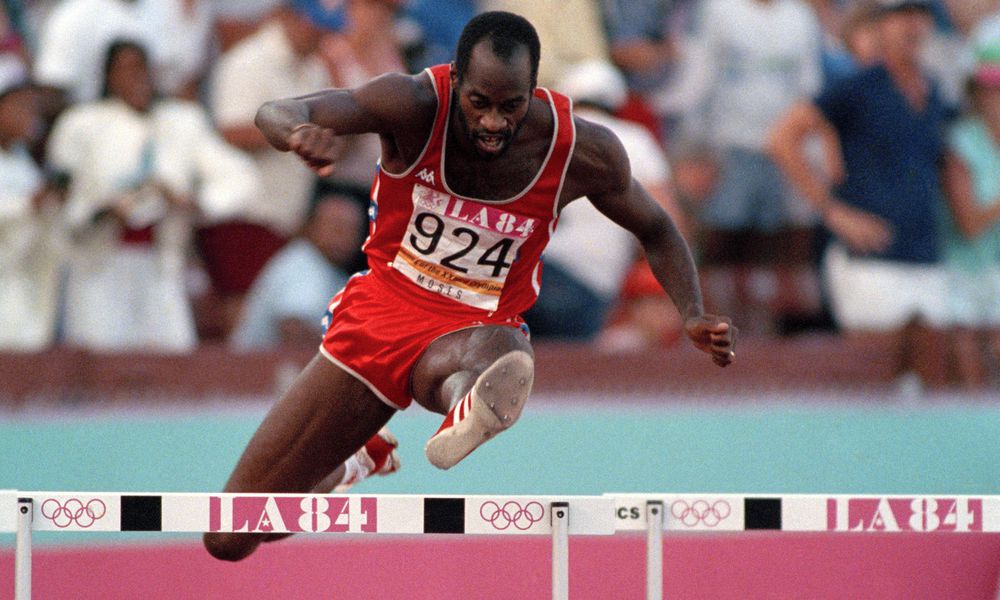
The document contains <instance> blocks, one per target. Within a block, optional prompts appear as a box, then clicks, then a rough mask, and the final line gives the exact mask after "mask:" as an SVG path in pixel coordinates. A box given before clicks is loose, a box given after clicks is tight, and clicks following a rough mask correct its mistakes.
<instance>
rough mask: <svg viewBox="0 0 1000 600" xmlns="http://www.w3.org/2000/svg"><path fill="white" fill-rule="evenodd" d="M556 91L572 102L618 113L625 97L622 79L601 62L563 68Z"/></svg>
mask: <svg viewBox="0 0 1000 600" xmlns="http://www.w3.org/2000/svg"><path fill="white" fill-rule="evenodd" d="M556 89H557V90H558V91H560V92H562V93H564V94H566V95H567V96H569V97H570V98H572V99H573V101H574V102H590V103H592V104H597V105H598V106H602V107H604V108H607V109H610V110H617V109H618V108H620V107H621V106H622V105H623V104H625V99H626V98H627V96H628V84H627V83H626V82H625V77H624V76H623V75H622V74H621V71H619V70H618V69H617V68H616V67H615V66H614V65H612V64H611V63H609V62H607V61H604V60H586V61H583V62H579V63H576V64H573V65H570V66H569V67H567V68H566V71H565V72H564V73H563V76H562V78H560V80H559V85H558V86H557V87H556Z"/></svg>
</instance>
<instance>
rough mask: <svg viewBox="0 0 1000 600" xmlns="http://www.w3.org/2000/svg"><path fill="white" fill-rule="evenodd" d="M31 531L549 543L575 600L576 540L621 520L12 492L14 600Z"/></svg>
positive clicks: (7, 523)
mask: <svg viewBox="0 0 1000 600" xmlns="http://www.w3.org/2000/svg"><path fill="white" fill-rule="evenodd" d="M32 531H77V532H81V531H83V532H86V531H147V532H155V531H162V532H192V533H203V532H259V533H303V534H316V533H319V534H337V533H339V534H394V535H423V534H470V535H549V536H551V537H552V597H553V599H555V600H567V599H568V598H569V536H570V535H613V534H614V532H615V516H614V499H613V498H610V497H606V496H490V495H437V496H432V495H403V494H375V495H361V494H358V495H355V494H221V493H220V494H210V493H126V492H24V491H20V492H19V491H16V490H3V491H0V532H6V533H14V534H16V535H17V547H16V555H15V577H14V587H15V594H14V598H15V600H29V599H30V597H31V535H32ZM206 560H208V558H207V557H206Z"/></svg>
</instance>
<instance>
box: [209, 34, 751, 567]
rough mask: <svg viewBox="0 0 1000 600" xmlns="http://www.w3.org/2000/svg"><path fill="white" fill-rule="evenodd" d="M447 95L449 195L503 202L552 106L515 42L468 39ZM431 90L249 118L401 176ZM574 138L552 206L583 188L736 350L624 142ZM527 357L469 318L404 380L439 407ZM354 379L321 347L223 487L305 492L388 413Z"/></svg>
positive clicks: (396, 88) (365, 91)
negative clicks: (357, 153) (370, 158)
mask: <svg viewBox="0 0 1000 600" xmlns="http://www.w3.org/2000/svg"><path fill="white" fill-rule="evenodd" d="M452 86H453V89H455V90H457V93H456V94H455V95H454V98H453V102H454V103H455V104H454V105H453V110H452V117H451V120H450V122H449V129H448V131H447V136H448V137H447V142H446V148H445V153H446V160H445V164H446V166H445V173H444V177H445V180H446V181H447V182H448V184H449V187H450V188H451V189H452V190H454V191H455V192H456V193H458V194H461V195H466V196H472V197H476V198H480V199H482V200H486V201H489V200H503V199H507V198H511V197H513V196H515V195H517V194H519V193H520V192H521V191H523V190H524V189H525V188H527V187H528V186H529V185H530V184H531V182H532V180H533V179H534V177H535V175H536V174H537V172H538V170H539V169H540V168H541V166H542V163H543V161H544V159H545V156H546V153H547V152H548V148H549V145H550V143H551V140H552V133H553V128H554V123H553V116H552V112H551V110H550V108H549V107H548V105H547V104H546V103H544V102H543V101H541V100H539V99H537V98H535V97H534V96H533V91H534V81H533V80H532V77H531V65H530V59H529V55H528V52H527V50H526V49H524V48H521V49H517V50H516V51H515V52H514V54H513V55H512V57H511V60H510V61H504V60H503V59H501V58H499V57H496V56H494V55H493V53H492V51H491V50H490V47H489V43H488V42H485V43H484V42H481V43H480V44H478V45H477V46H475V47H474V49H473V52H472V56H471V60H470V62H469V66H468V69H467V72H466V73H465V74H464V76H463V77H461V78H460V77H459V76H458V74H457V73H456V72H455V69H454V67H453V68H452ZM436 109H437V96H436V94H435V91H434V87H433V84H432V83H431V80H430V78H429V77H428V76H427V75H426V74H419V75H414V76H408V75H402V74H387V75H383V76H381V77H378V78H376V79H374V80H372V81H371V82H369V83H367V84H365V85H363V86H361V87H359V88H356V89H353V90H340V89H337V90H326V91H322V92H317V93H315V94H310V95H307V96H303V97H300V98H294V99H287V100H278V101H274V102H269V103H267V104H265V105H264V106H263V107H261V109H260V111H259V112H258V114H257V119H256V123H257V126H258V127H259V128H260V130H261V132H262V133H263V134H264V136H265V137H266V138H267V139H268V141H269V142H270V143H271V144H272V145H273V146H274V147H276V148H278V149H279V150H285V151H293V152H296V153H297V154H298V155H299V156H300V157H301V158H302V160H303V161H304V162H305V163H306V164H307V165H309V166H310V167H311V168H312V169H313V170H315V171H316V172H317V173H318V174H319V175H321V176H326V175H329V174H330V173H331V172H332V171H333V167H334V164H335V162H336V158H337V152H338V147H339V144H338V140H337V136H338V135H352V134H358V133H366V132H373V133H377V134H379V137H380V139H381V142H382V168H383V169H386V170H387V171H389V172H393V173H401V172H403V171H405V170H406V169H407V168H408V167H409V166H410V165H411V164H413V163H414V162H415V161H416V159H417V158H418V157H419V155H420V153H421V151H422V150H423V148H424V145H425V143H426V141H427V138H428V136H429V134H430V131H431V127H432V125H433V121H434V115H435V112H436ZM575 125H576V132H577V141H576V146H575V150H574V153H573V157H572V159H571V162H570V165H569V171H568V175H567V177H566V183H565V184H564V186H563V191H562V196H561V197H560V198H559V204H560V208H561V207H563V206H565V205H566V204H568V203H569V202H571V201H573V200H574V199H576V198H579V197H581V196H587V197H588V198H589V199H590V201H591V202H593V204H594V205H595V206H596V207H597V208H598V209H599V210H600V211H601V212H602V213H604V214H605V215H607V216H608V217H609V218H610V219H612V220H613V221H615V222H616V223H618V224H619V225H621V226H623V227H625V228H626V229H628V230H629V231H631V232H632V233H634V234H635V235H636V237H637V238H638V239H639V240H640V241H641V242H642V244H643V247H644V249H645V251H646V253H647V256H648V259H649V262H650V264H651V266H652V267H653V270H654V272H655V273H656V274H657V277H658V279H659V280H660V282H661V283H662V284H663V285H664V288H665V289H666V290H667V291H668V293H669V294H670V296H671V298H672V299H673V301H674V302H675V303H676V304H677V306H678V307H679V308H680V310H681V312H682V314H683V315H685V318H686V323H685V324H686V329H687V333H688V336H689V337H690V338H691V340H692V342H693V343H694V345H695V346H696V347H697V348H699V349H701V350H703V351H705V352H706V353H708V354H709V355H710V357H711V360H713V361H714V362H715V363H716V364H717V365H719V366H722V367H724V366H726V365H728V364H730V363H731V362H732V361H733V359H734V358H735V352H734V340H735V334H736V329H735V328H734V327H733V326H732V324H731V323H730V321H729V319H728V318H726V317H718V316H714V315H706V314H704V308H703V305H702V300H701V292H700V289H699V287H698V283H697V274H696V271H695V267H694V262H693V260H692V259H691V254H690V252H689V250H688V248H687V245H686V244H685V242H684V240H683V238H682V237H681V235H680V234H679V233H678V231H677V228H676V227H675V226H674V224H673V222H672V221H671V219H670V217H669V216H667V214H666V213H665V212H664V211H663V209H662V208H660V206H659V205H658V204H657V203H656V202H655V201H654V200H653V199H652V198H651V197H650V196H649V194H647V193H646V192H645V191H644V190H643V189H642V188H641V186H639V184H637V183H636V182H635V180H634V179H633V178H632V176H631V173H630V168H629V163H628V158H627V156H626V154H625V150H624V148H623V147H622V145H621V143H620V142H619V141H618V139H617V138H616V137H615V136H614V135H613V134H612V133H611V132H610V131H608V130H607V129H606V128H604V127H601V126H598V125H595V124H592V123H588V122H587V121H583V120H581V119H576V122H575ZM514 350H521V351H524V352H527V353H528V354H529V355H533V353H532V349H531V345H530V343H529V341H528V339H527V338H526V337H525V336H524V335H523V334H521V333H520V332H519V331H518V330H517V329H515V328H512V327H504V326H480V327H473V328H469V329H464V330H461V331H457V332H454V333H451V334H449V335H446V336H443V337H441V338H439V339H438V340H436V341H434V342H433V343H432V344H430V346H428V348H427V349H426V351H425V352H424V354H423V356H422V357H421V359H420V360H419V361H418V362H417V364H416V365H415V367H414V370H413V372H412V375H411V391H412V393H413V397H414V399H415V400H416V401H417V403H419V404H420V405H421V406H423V407H424V408H427V409H428V410H431V411H434V412H437V413H440V414H447V412H448V410H450V408H451V406H452V404H453V403H454V402H455V401H456V400H458V399H459V398H461V397H462V396H464V395H465V394H466V393H467V392H468V391H469V390H470V389H471V387H472V385H473V384H474V383H475V381H476V378H477V377H478V376H479V375H480V374H481V373H482V372H483V371H484V370H486V369H487V368H488V367H489V366H490V365H491V364H493V363H494V362H495V361H496V360H497V359H498V358H500V357H501V356H503V355H505V354H507V353H509V352H511V351H514ZM393 412H394V411H393V409H391V408H389V407H388V406H386V405H385V404H384V403H382V402H381V401H379V400H378V399H377V398H376V397H375V396H374V394H372V393H371V391H369V390H368V389H367V388H366V387H365V386H364V385H363V384H362V383H360V382H359V381H358V380H356V379H354V378H353V377H352V376H351V375H349V374H348V373H346V372H345V371H343V370H341V369H340V368H339V367H337V366H335V365H334V364H332V363H331V362H330V361H328V360H326V359H325V358H323V357H321V356H317V358H315V359H313V361H312V362H311V363H310V364H309V365H308V366H307V367H306V368H305V370H304V371H303V372H302V374H301V375H300V376H299V379H298V380H297V382H296V384H295V385H294V386H293V387H292V389H291V390H290V391H289V392H288V394H286V396H285V397H284V398H282V399H281V400H280V401H279V402H278V403H277V404H276V406H275V408H274V409H272V411H271V413H270V414H269V415H268V416H267V417H266V418H265V420H264V422H263V423H262V424H261V427H260V429H259V430H258V431H257V433H256V434H255V435H254V437H253V439H251V441H250V443H249V445H248V447H247V450H246V451H245V452H244V455H243V456H242V457H241V459H240V461H239V463H238V464H237V466H236V469H235V471H234V472H233V475H232V476H231V477H230V480H229V482H228V483H227V484H226V487H225V491H226V492H307V491H310V490H318V489H319V488H320V487H321V486H319V485H318V484H319V483H320V482H321V480H323V478H324V477H325V476H326V475H327V474H328V473H330V472H331V471H334V470H335V469H337V468H338V466H339V465H340V464H341V463H343V461H344V460H346V459H347V458H348V457H349V456H351V455H352V454H353V453H354V452H355V451H356V450H357V449H358V448H360V447H361V446H362V445H363V444H364V443H365V442H366V441H367V440H368V439H369V438H370V437H371V436H372V435H374V434H375V433H376V432H377V431H378V430H379V428H380V427H382V426H383V425H384V424H385V423H386V422H387V421H388V420H389V418H390V417H391V416H392V414H393ZM266 539H267V536H265V535H259V534H206V536H205V543H206V546H207V547H208V549H209V551H210V552H211V553H212V554H213V555H214V556H216V557H218V558H223V559H228V560H239V559H240V558H243V557H244V556H247V555H248V554H249V553H250V552H252V551H253V550H254V548H255V547H256V546H257V545H258V544H259V543H260V542H261V541H265V540H266Z"/></svg>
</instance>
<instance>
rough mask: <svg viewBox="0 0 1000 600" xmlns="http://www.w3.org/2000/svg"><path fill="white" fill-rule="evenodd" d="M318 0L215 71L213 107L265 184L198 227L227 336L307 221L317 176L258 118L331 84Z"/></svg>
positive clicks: (296, 5) (276, 13) (251, 40)
mask: <svg viewBox="0 0 1000 600" xmlns="http://www.w3.org/2000/svg"><path fill="white" fill-rule="evenodd" d="M315 10H316V6H314V3H313V2H311V1H310V0H294V1H291V2H285V3H283V4H282V5H280V6H278V7H277V8H275V9H273V11H272V12H271V13H270V16H269V17H268V18H267V19H266V20H265V21H264V23H263V24H262V25H261V27H260V29H259V30H257V32H256V33H254V34H253V35H251V36H249V37H247V38H245V39H243V40H242V41H240V42H239V43H237V44H236V45H235V46H233V47H232V48H231V49H230V50H229V51H227V52H225V53H224V54H223V55H222V56H221V57H219V60H218V62H217V63H216V66H215V69H214V72H213V73H212V75H211V86H210V87H211V90H210V96H211V109H212V113H213V115H214V117H215V121H216V124H217V125H218V127H219V129H220V131H221V132H222V136H223V137H224V138H225V139H226V141H228V142H229V143H231V144H233V145H234V146H236V147H237V148H240V149H242V150H244V151H246V152H248V153H249V154H250V155H251V156H252V157H253V160H254V162H255V163H256V165H257V169H258V171H259V173H260V176H261V185H260V187H259V188H258V190H257V192H256V193H255V195H254V197H253V199H252V202H251V203H250V204H248V205H247V207H246V210H244V211H243V212H242V213H241V214H238V215H234V216H233V217H232V218H230V219H227V220H225V221H219V220H211V221H208V222H204V223H202V224H201V227H200V228H199V230H198V234H197V236H198V247H199V250H200V253H201V256H202V259H203V261H204V265H205V269H206V271H207V273H208V275H209V277H210V279H211V282H212V285H213V288H214V290H215V292H216V293H217V294H218V295H219V296H220V297H221V300H222V303H223V310H222V312H223V317H222V320H223V321H224V323H223V325H222V327H221V329H222V330H223V335H225V334H227V333H228V332H229V331H230V330H231V328H232V326H233V324H235V320H236V318H237V316H238V315H239V312H240V305H241V303H242V299H243V295H244V294H245V293H246V292H247V290H248V289H249V288H250V285H251V284H252V283H253V280H254V278H255V277H256V276H257V273H259V272H260V269H261V268H262V267H263V266H264V263H266V262H267V260H268V259H269V258H271V255H273V254H274V253H275V252H276V251H277V250H278V249H279V248H280V247H281V246H282V245H283V244H284V243H285V241H286V240H287V239H288V237H290V236H292V235H294V234H295V233H296V232H297V231H298V230H299V228H300V227H301V226H302V224H303V222H304V220H305V215H306V211H307V209H308V205H309V202H310V200H311V199H312V196H313V189H314V187H315V185H316V178H315V176H314V175H313V173H312V172H311V171H310V170H309V169H308V168H306V167H305V166H304V165H303V164H302V163H301V162H300V161H299V160H297V159H296V157H295V156H294V155H291V154H288V153H283V152H278V151H277V150H275V149H274V148H272V147H271V146H270V145H269V144H268V143H267V140H265V139H264V136H262V135H261V134H260V131H258V129H257V128H256V127H255V126H254V123H253V120H254V115H255V114H256V112H257V109H258V108H259V107H260V105H261V104H263V103H264V102H265V101H267V100H270V99H273V98H282V97H288V96H297V95H301V94H307V93H311V92H313V91H315V90H317V89H322V88H326V87H329V86H330V83H331V82H330V77H329V74H328V73H327V70H326V68H325V67H324V65H323V61H322V60H321V59H320V57H319V55H318V53H317V52H318V48H319V44H320V41H321V38H322V36H323V34H324V30H323V29H320V28H319V27H318V26H317V24H316V22H315V21H314V20H313V19H314V18H315V17H313V16H311V15H313V14H314V11H315Z"/></svg>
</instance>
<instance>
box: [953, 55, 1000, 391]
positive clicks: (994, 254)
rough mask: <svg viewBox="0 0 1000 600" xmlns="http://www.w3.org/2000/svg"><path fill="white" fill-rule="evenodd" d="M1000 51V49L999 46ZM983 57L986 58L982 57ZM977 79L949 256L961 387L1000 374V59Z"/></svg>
mask: <svg viewBox="0 0 1000 600" xmlns="http://www.w3.org/2000/svg"><path fill="white" fill-rule="evenodd" d="M997 48H998V49H1000V44H997ZM984 53H985V52H984ZM996 58H997V60H996V62H991V61H989V60H983V61H982V62H980V63H979V65H978V67H977V68H976V70H975V71H974V74H973V77H972V79H971V88H972V89H971V94H970V95H971V107H972V112H971V114H969V115H968V116H967V117H966V118H964V119H962V121H961V122H959V123H958V124H957V125H956V126H955V127H954V128H952V130H951V132H950V137H949V141H950V149H951V152H950V153H949V155H948V157H947V161H946V163H945V184H946V190H947V198H948V205H949V207H950V209H951V210H950V212H949V214H948V215H947V217H946V219H945V223H946V227H945V229H944V231H945V235H944V238H943V241H944V257H945V264H946V266H947V275H948V290H949V292H950V293H949V295H948V303H949V306H950V309H951V316H952V319H953V322H954V324H955V326H956V332H955V350H956V359H957V360H956V364H957V367H958V375H959V379H960V382H961V383H962V384H963V385H965V386H968V387H982V386H984V385H986V384H987V383H988V381H989V377H990V376H991V375H992V376H994V377H995V376H998V375H1000V371H998V367H1000V56H998V57H996Z"/></svg>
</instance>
